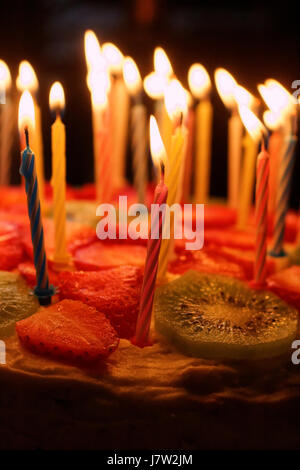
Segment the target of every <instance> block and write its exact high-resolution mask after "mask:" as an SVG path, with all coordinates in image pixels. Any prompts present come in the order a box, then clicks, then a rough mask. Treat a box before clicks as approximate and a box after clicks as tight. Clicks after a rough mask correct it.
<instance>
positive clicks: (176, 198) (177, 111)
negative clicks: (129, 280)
mask: <svg viewBox="0 0 300 470" xmlns="http://www.w3.org/2000/svg"><path fill="white" fill-rule="evenodd" d="M165 104H166V109H167V111H168V114H169V115H170V116H171V119H172V122H173V124H174V125H175V124H176V123H177V124H178V123H179V125H177V126H176V128H175V132H174V134H173V135H172V138H171V145H170V151H169V155H168V171H167V174H166V185H167V187H168V188H169V192H168V199H167V205H168V207H169V209H170V208H171V206H172V205H173V204H175V203H177V202H180V198H181V190H182V176H183V173H182V169H183V156H184V151H185V144H186V130H185V129H184V127H183V125H182V122H183V119H182V118H183V115H184V114H185V113H186V112H187V95H186V92H185V90H184V89H183V87H182V86H181V84H180V83H179V82H178V80H172V81H171V82H170V85H169V86H168V87H167V89H166V93H165ZM173 233H174V213H173V211H172V212H171V213H170V236H169V238H168V239H163V240H162V245H161V250H160V256H159V267H158V279H160V280H163V279H164V277H165V274H166V271H167V266H168V262H169V260H170V257H171V255H172V248H173V243H172V241H173Z"/></svg>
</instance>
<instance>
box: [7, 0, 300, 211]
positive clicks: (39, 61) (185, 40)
mask: <svg viewBox="0 0 300 470" xmlns="http://www.w3.org/2000/svg"><path fill="white" fill-rule="evenodd" d="M298 9H299V10H300V6H299V7H298ZM88 28H90V29H93V30H94V31H95V32H96V34H97V35H98V38H99V40H100V42H105V41H111V42H114V43H115V44H116V45H118V46H119V47H120V49H121V50H122V52H123V53H124V54H125V55H132V56H133V57H134V59H135V60H136V62H137V64H138V65H139V67H140V70H141V73H142V76H144V75H146V74H147V73H149V72H150V71H151V70H152V69H153V49H154V47H155V46H157V45H161V46H162V47H164V49H165V50H166V52H167V53H168V55H169V57H170V60H171V62H172V65H173V67H174V70H175V73H176V74H177V76H178V78H179V79H180V80H182V81H183V83H184V84H185V85H187V81H186V80H187V79H186V77H187V71H188V68H189V66H190V65H191V64H192V63H193V62H196V61H197V62H201V63H202V64H203V65H204V66H205V67H206V68H207V69H208V71H209V73H210V75H211V78H212V77H213V71H214V69H215V68H216V67H220V66H223V67H225V68H228V70H229V71H230V72H231V73H232V74H233V75H234V76H235V78H236V79H237V80H238V81H239V82H240V83H241V84H242V85H244V86H246V87H247V88H248V89H249V90H251V91H252V92H253V93H257V92H256V85H257V83H259V82H262V81H264V80H265V79H266V78H270V77H272V78H276V79H278V80H279V81H281V82H282V83H283V84H284V85H285V86H286V87H287V88H288V89H289V90H290V91H292V89H291V83H292V81H293V80H296V79H300V70H299V33H298V29H299V12H298V10H297V7H295V6H294V5H293V4H292V3H289V2H280V3H278V4H275V3H273V4H269V3H261V2H256V1H253V2H251V3H249V5H248V4H246V3H245V2H240V3H239V4H235V3H232V2H214V1H174V0H173V1H171V0H169V1H167V0H126V1H117V0H110V1H99V0H98V1H96V0H85V1H83V0H75V1H71V0H52V1H51V0H40V1H37V0H32V1H27V2H23V1H20V0H15V1H12V2H3V1H2V2H1V28H0V57H1V58H3V59H4V60H5V61H6V62H7V63H8V65H9V67H10V69H11V72H12V75H13V79H14V80H15V77H16V73H17V69H18V64H19V62H20V60H22V59H27V60H29V61H30V62H31V63H32V65H33V66H34V68H35V70H36V73H37V75H38V79H39V82H40V95H39V99H40V103H41V106H42V119H43V134H44V146H45V164H46V174H47V177H48V178H49V176H50V172H51V165H50V124H51V115H50V113H49V108H48V94H49V88H50V85H51V84H52V82H53V81H55V80H60V81H61V82H62V83H63V85H64V88H65V93H66V100H67V107H66V114H65V119H64V120H65V123H66V126H67V165H68V173H67V174H68V182H69V183H71V184H82V183H84V182H88V181H91V180H92V179H93V163H92V161H93V157H92V136H91V118H90V98H89V92H88V90H87V87H86V81H85V80H86V64H85V57H84V48H83V35H84V31H85V30H86V29H88ZM212 99H213V104H214V129H213V157H212V178H211V191H212V194H213V195H218V196H225V194H226V166H227V165H226V152H227V150H226V149H227V142H226V138H227V111H226V109H225V108H224V106H223V104H222V103H221V101H220V99H219V97H218V96H217V94H216V91H215V90H213V95H212ZM148 106H149V107H151V103H150V101H149V102H148ZM149 110H150V109H149ZM16 154H18V147H17V145H16ZM299 158H300V155H299V146H298V150H297V160H296V168H295V172H294V181H293V192H292V205H293V206H294V207H298V205H299V188H298V185H297V182H298V179H299V176H300V162H299ZM16 161H17V160H16ZM129 166H130V165H129ZM15 170H16V174H17V168H15ZM129 176H130V175H129Z"/></svg>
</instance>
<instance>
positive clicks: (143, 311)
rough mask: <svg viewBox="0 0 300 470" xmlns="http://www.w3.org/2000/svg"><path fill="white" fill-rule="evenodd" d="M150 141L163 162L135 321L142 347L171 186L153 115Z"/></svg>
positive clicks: (146, 336) (154, 154)
mask: <svg viewBox="0 0 300 470" xmlns="http://www.w3.org/2000/svg"><path fill="white" fill-rule="evenodd" d="M150 144H151V153H152V157H153V158H155V159H157V160H159V162H160V166H161V179H160V182H159V183H158V185H157V186H156V188H155V193H154V202H153V204H152V205H151V228H150V231H149V237H148V245H147V257H146V263H145V271H144V280H143V286H142V292H141V300H140V310H139V315H138V319H137V324H136V332H135V337H134V338H133V340H132V342H133V343H134V344H136V345H137V346H140V347H144V346H147V345H148V344H149V330H150V324H151V317H152V308H153V300H154V293H155V284H156V276H157V268H158V260H159V252H160V245H161V240H162V232H163V224H164V207H162V205H164V204H166V201H167V196H168V188H167V186H166V185H165V183H164V173H165V168H164V163H163V159H164V158H163V157H164V156H165V149H164V147H163V143H162V140H161V137H160V134H159V131H158V127H157V123H156V120H155V118H154V117H153V116H151V118H150Z"/></svg>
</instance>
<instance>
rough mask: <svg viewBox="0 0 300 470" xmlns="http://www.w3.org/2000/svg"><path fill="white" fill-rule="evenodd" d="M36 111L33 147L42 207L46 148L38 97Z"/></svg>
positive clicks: (35, 102)
mask: <svg viewBox="0 0 300 470" xmlns="http://www.w3.org/2000/svg"><path fill="white" fill-rule="evenodd" d="M33 103H34V112H35V129H34V134H33V142H32V148H33V150H34V152H35V155H36V160H35V162H36V174H37V178H38V182H39V192H40V199H41V207H43V200H44V196H45V177H44V175H45V173H44V148H43V136H42V119H41V109H40V107H39V105H38V104H37V101H36V99H35V98H34V99H33Z"/></svg>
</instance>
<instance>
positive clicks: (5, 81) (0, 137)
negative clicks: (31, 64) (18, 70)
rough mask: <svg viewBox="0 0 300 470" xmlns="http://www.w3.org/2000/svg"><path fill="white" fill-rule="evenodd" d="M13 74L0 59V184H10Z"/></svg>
mask: <svg viewBox="0 0 300 470" xmlns="http://www.w3.org/2000/svg"><path fill="white" fill-rule="evenodd" d="M10 87H11V75H10V71H9V68H8V66H7V65H6V63H5V62H4V61H3V60H0V99H1V101H0V104H1V105H2V106H1V111H0V184H6V185H7V184H9V182H10V165H11V155H10V152H11V148H12V143H13V129H14V111H15V109H14V104H13V101H12V99H11V94H10Z"/></svg>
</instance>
